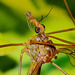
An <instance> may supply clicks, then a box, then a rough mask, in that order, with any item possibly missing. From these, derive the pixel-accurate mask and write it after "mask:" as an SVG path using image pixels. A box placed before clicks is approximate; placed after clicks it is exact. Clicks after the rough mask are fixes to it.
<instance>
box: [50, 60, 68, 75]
mask: <svg viewBox="0 0 75 75" xmlns="http://www.w3.org/2000/svg"><path fill="white" fill-rule="evenodd" d="M50 63H51V64H52V65H54V66H55V67H56V68H58V69H59V70H60V71H62V72H63V73H64V74H65V75H69V74H68V73H66V72H65V71H64V70H63V69H62V68H61V67H59V66H58V65H57V64H55V63H54V62H52V61H50Z"/></svg>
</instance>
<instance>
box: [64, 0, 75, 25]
mask: <svg viewBox="0 0 75 75" xmlns="http://www.w3.org/2000/svg"><path fill="white" fill-rule="evenodd" d="M64 3H65V5H66V8H67V10H68V12H69V14H70V16H71V18H72V21H73V23H74V24H75V19H74V17H73V16H72V13H71V11H70V9H69V6H68V4H67V2H66V0H64Z"/></svg>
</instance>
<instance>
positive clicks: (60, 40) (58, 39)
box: [48, 35, 75, 45]
mask: <svg viewBox="0 0 75 75" xmlns="http://www.w3.org/2000/svg"><path fill="white" fill-rule="evenodd" d="M48 37H51V38H54V39H57V40H59V41H62V42H65V43H68V44H72V45H75V43H73V42H70V41H66V40H63V39H60V38H57V37H55V36H51V35H50V36H48Z"/></svg>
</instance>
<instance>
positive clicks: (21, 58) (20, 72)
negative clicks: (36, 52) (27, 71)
mask: <svg viewBox="0 0 75 75" xmlns="http://www.w3.org/2000/svg"><path fill="white" fill-rule="evenodd" d="M25 50H26V48H24V49H23V50H22V51H21V54H20V63H19V75H21V64H22V56H23V53H24V52H25Z"/></svg>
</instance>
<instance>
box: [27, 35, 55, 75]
mask: <svg viewBox="0 0 75 75" xmlns="http://www.w3.org/2000/svg"><path fill="white" fill-rule="evenodd" d="M32 40H35V41H38V42H46V43H53V42H52V41H51V40H50V39H49V38H48V37H46V36H45V34H42V35H41V34H40V35H37V36H35V37H32V38H30V40H29V41H32ZM26 53H27V54H28V55H29V56H31V62H32V63H31V66H30V69H29V72H28V75H40V69H41V65H42V64H43V63H47V62H50V61H51V59H52V58H53V57H55V54H56V48H55V47H54V46H50V45H49V46H48V45H40V44H30V43H29V46H28V48H27V49H26ZM40 62H41V64H40V65H38V64H39V63H40ZM35 68H36V69H35Z"/></svg>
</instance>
